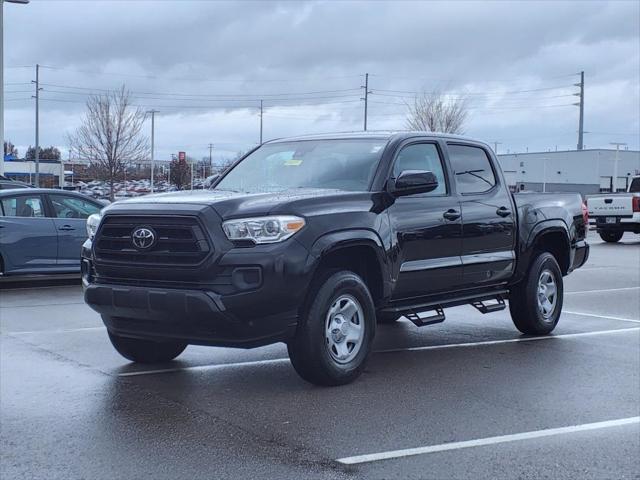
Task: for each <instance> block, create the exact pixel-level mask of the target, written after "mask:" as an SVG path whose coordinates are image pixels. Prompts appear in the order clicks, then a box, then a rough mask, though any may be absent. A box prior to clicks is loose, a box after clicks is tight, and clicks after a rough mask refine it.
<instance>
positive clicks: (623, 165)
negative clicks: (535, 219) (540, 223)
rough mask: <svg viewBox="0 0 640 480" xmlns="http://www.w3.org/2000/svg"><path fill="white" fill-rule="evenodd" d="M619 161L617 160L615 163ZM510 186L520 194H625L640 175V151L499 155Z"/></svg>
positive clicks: (598, 150)
mask: <svg viewBox="0 0 640 480" xmlns="http://www.w3.org/2000/svg"><path fill="white" fill-rule="evenodd" d="M616 158H617V160H616ZM498 160H499V162H500V165H501V167H502V170H503V171H504V174H505V177H506V179H507V183H508V184H509V186H510V187H512V189H514V190H517V191H521V190H524V191H534V192H543V191H546V192H579V193H581V194H582V195H589V194H593V193H599V192H611V191H613V185H614V177H615V178H616V181H615V189H616V190H617V191H625V190H626V189H627V186H628V185H629V183H630V182H631V177H633V176H634V175H640V151H635V150H620V151H618V152H616V150H609V149H590V150H569V151H562V152H535V153H512V154H506V155H498Z"/></svg>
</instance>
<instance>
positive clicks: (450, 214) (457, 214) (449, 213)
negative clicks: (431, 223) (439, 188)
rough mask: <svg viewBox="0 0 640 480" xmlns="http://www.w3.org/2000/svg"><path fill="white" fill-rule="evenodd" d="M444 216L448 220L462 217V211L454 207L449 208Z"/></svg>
mask: <svg viewBox="0 0 640 480" xmlns="http://www.w3.org/2000/svg"><path fill="white" fill-rule="evenodd" d="M442 216H443V217H444V218H446V219H447V220H451V221H453V220H457V219H459V218H460V212H459V211H458V210H454V209H453V208H450V209H449V210H447V211H446V212H444V213H443V214H442Z"/></svg>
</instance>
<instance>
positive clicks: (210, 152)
mask: <svg viewBox="0 0 640 480" xmlns="http://www.w3.org/2000/svg"><path fill="white" fill-rule="evenodd" d="M212 152H213V143H210V144H209V173H210V174H213V169H212V168H211V165H212V163H211V162H212V159H213V157H212Z"/></svg>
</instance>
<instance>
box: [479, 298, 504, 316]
mask: <svg viewBox="0 0 640 480" xmlns="http://www.w3.org/2000/svg"><path fill="white" fill-rule="evenodd" d="M495 301H496V302H497V303H488V304H487V303H485V300H480V301H476V302H472V303H471V305H472V306H473V307H475V308H476V310H478V311H479V312H480V313H491V312H498V311H500V310H504V309H505V308H507V305H506V304H505V303H504V298H502V296H501V295H498V296H497V297H496V298H495Z"/></svg>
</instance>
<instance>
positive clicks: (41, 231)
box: [0, 193, 58, 273]
mask: <svg viewBox="0 0 640 480" xmlns="http://www.w3.org/2000/svg"><path fill="white" fill-rule="evenodd" d="M0 206H1V212H0V213H2V216H0V253H1V254H2V261H3V263H4V272H5V273H18V272H20V273H38V272H45V271H47V270H52V269H55V267H56V259H57V252H58V235H57V232H56V227H55V224H54V223H53V220H52V219H51V218H47V217H46V215H45V200H44V196H43V195H42V194H39V193H36V194H28V193H22V194H16V195H3V196H2V197H0Z"/></svg>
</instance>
